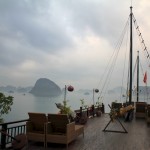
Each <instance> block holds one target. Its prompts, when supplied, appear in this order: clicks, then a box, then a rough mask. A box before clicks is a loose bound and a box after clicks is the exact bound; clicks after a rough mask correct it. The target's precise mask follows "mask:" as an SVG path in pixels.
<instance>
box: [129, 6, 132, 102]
mask: <svg viewBox="0 0 150 150" xmlns="http://www.w3.org/2000/svg"><path fill="white" fill-rule="evenodd" d="M132 17H133V13H132V6H131V7H130V85H129V86H130V87H129V104H131V102H132V55H133V50H132V49H133V43H132Z"/></svg>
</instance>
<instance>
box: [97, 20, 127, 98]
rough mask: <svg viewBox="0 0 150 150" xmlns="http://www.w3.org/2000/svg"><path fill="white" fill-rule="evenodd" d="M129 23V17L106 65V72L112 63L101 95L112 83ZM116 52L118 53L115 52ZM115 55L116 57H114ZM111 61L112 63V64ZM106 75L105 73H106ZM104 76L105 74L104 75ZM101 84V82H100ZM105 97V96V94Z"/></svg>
mask: <svg viewBox="0 0 150 150" xmlns="http://www.w3.org/2000/svg"><path fill="white" fill-rule="evenodd" d="M128 25H129V19H128V21H127V23H126V25H125V27H124V30H123V32H122V34H121V36H120V39H119V41H118V43H117V44H116V49H115V51H114V52H113V55H112V56H111V59H110V60H109V64H108V65H107V67H106V70H105V73H106V72H107V70H108V66H109V65H110V69H109V70H108V73H107V76H106V78H105V80H102V79H101V81H104V84H103V87H102V90H101V91H100V94H99V95H100V96H99V97H102V93H103V94H104V95H105V94H106V91H107V88H108V85H109V83H110V76H111V74H112V72H113V70H114V67H115V64H116V60H117V57H118V53H119V50H120V47H121V45H122V42H123V39H124V35H125V33H126V30H127V27H128ZM115 52H116V53H115ZM113 56H114V58H113ZM110 63H111V64H110ZM104 75H105V74H104ZM103 77H104V76H103ZM99 84H100V82H99ZM103 97H104V96H103Z"/></svg>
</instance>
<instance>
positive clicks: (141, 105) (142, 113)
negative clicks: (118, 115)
mask: <svg viewBox="0 0 150 150" xmlns="http://www.w3.org/2000/svg"><path fill="white" fill-rule="evenodd" d="M135 108H136V111H135V117H136V118H144V119H146V109H147V103H146V102H136V103H135Z"/></svg>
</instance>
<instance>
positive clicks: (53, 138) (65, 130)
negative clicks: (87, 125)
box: [46, 114, 84, 149]
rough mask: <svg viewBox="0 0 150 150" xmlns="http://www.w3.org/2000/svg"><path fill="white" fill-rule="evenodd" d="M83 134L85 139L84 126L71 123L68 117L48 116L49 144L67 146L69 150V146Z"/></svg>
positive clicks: (47, 139) (59, 115) (62, 115)
mask: <svg viewBox="0 0 150 150" xmlns="http://www.w3.org/2000/svg"><path fill="white" fill-rule="evenodd" d="M81 134H83V137H84V126H83V125H75V122H69V119H68V115H65V114H48V123H47V134H46V141H47V143H59V144H66V146H67V149H68V144H69V143H70V142H72V141H73V140H75V138H76V137H77V136H79V135H81Z"/></svg>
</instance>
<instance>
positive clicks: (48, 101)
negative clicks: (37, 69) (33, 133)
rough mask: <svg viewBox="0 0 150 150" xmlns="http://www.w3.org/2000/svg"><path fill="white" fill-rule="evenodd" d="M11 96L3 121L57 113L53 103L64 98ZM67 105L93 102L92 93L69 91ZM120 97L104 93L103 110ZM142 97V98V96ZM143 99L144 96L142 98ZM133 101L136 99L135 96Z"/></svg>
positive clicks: (77, 105) (77, 106) (27, 94)
mask: <svg viewBox="0 0 150 150" xmlns="http://www.w3.org/2000/svg"><path fill="white" fill-rule="evenodd" d="M11 96H13V97H14V104H13V106H12V107H11V108H12V109H11V112H9V114H7V115H4V116H3V117H4V120H5V122H8V121H17V120H23V119H28V112H42V113H58V112H59V109H57V107H56V105H55V103H62V101H63V100H64V95H61V96H59V97H55V98H49V97H35V96H33V95H32V94H30V93H25V95H24V94H22V93H12V94H11ZM66 99H67V100H68V106H71V109H72V110H76V109H79V108H80V106H81V101H80V99H84V101H85V105H88V106H90V105H92V104H93V94H92V93H91V94H89V95H84V94H82V93H79V92H69V93H67V98H66ZM117 99H120V96H118V95H117V94H111V95H106V96H105V98H103V99H102V100H101V102H103V103H104V105H105V112H109V111H110V109H109V107H108V104H111V102H112V101H115V100H117ZM142 99H143V98H142ZM144 99H145V98H144ZM97 100H98V95H97V94H95V95H94V101H95V102H96V101H97ZM124 101H125V100H124V99H122V100H118V102H124ZM133 101H136V100H135V98H134V100H133Z"/></svg>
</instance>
